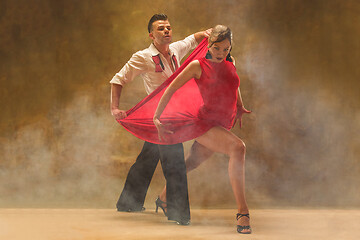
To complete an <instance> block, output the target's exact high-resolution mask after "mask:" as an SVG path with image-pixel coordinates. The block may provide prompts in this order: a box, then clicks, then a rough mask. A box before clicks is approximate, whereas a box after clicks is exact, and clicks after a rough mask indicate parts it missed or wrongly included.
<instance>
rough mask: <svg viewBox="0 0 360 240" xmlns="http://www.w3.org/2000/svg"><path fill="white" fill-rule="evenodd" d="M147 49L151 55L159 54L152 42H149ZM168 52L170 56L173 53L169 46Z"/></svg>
mask: <svg viewBox="0 0 360 240" xmlns="http://www.w3.org/2000/svg"><path fill="white" fill-rule="evenodd" d="M149 50H150V53H151V55H152V56H156V55H159V54H160V52H159V50H157V48H156V47H155V45H154V44H153V43H151V44H150V47H149ZM169 53H170V56H171V57H172V56H173V55H174V53H173V52H172V51H171V49H170V48H169Z"/></svg>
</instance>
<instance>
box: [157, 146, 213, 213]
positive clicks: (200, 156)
mask: <svg viewBox="0 0 360 240" xmlns="http://www.w3.org/2000/svg"><path fill="white" fill-rule="evenodd" d="M213 153H214V152H213V151H211V150H209V149H208V148H206V147H204V146H203V145H201V144H200V143H198V142H197V141H195V142H194V143H193V145H192V146H191V149H190V152H189V154H188V156H187V157H186V160H185V165H186V172H187V173H188V172H190V171H191V170H193V169H195V168H197V167H198V166H199V165H200V164H201V163H203V162H205V160H207V159H209V158H210V157H211V155H212V154H213ZM159 198H160V200H161V201H163V202H166V187H164V189H163V191H162V192H161V194H160V196H159ZM163 207H166V204H163Z"/></svg>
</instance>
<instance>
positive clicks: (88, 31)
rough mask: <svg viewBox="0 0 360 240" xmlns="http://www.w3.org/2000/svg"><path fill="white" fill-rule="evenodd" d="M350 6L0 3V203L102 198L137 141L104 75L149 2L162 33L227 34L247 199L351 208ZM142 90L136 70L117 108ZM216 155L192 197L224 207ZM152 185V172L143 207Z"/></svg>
mask: <svg viewBox="0 0 360 240" xmlns="http://www.w3.org/2000/svg"><path fill="white" fill-rule="evenodd" d="M359 11H360V4H359V2H358V1H355V0H353V1H352V0H348V1H340V0H330V1H325V0H323V1H322V0H315V1H301V0H290V1H280V0H275V1H262V0H255V1H248V0H239V1H236V0H226V1H216V0H210V1H189V0H185V1H162V0H157V1H152V2H151V3H150V2H148V1H144V0H133V1H110V0H107V1H95V0H87V1H67V0H66V1H41V0H39V1H21V0H18V1H10V0H3V1H0V62H1V64H0V103H1V109H2V112H1V115H0V130H1V132H0V144H1V145H0V154H1V155H0V156H1V157H0V207H8V206H15V207H29V206H35V207H53V206H57V207H114V205H115V202H116V200H117V197H118V194H119V193H120V191H121V189H122V186H123V181H124V179H125V177H126V174H127V171H128V169H129V167H130V166H131V164H132V163H133V162H134V161H135V158H136V156H137V154H138V153H139V151H140V149H141V147H142V141H140V140H138V139H136V138H135V137H133V136H132V135H130V134H129V133H127V132H126V131H125V130H123V129H122V127H121V126H120V125H119V124H117V123H116V122H115V121H114V119H113V118H112V116H111V115H110V110H109V98H110V96H109V91H110V86H109V83H108V82H109V81H110V79H111V78H112V76H113V75H114V74H115V73H116V72H117V71H119V70H120V68H121V67H122V66H123V64H125V63H126V61H127V60H128V59H129V58H130V56H131V54H132V53H134V52H135V51H137V50H140V49H144V48H146V47H148V45H149V44H150V41H149V39H148V36H147V30H146V27H147V22H148V19H149V18H150V17H151V16H152V15H153V14H154V13H156V12H165V13H167V15H168V16H169V18H170V22H171V24H172V27H173V31H174V37H173V39H174V40H179V39H181V38H183V37H185V36H187V35H189V34H191V33H194V32H196V31H199V30H204V29H207V28H209V27H211V26H214V25H216V24H224V25H228V26H229V27H230V28H231V29H232V30H233V33H234V45H233V50H232V55H233V56H234V57H235V59H236V67H237V71H238V74H239V76H240V79H241V91H242V98H243V101H244V104H245V106H246V107H247V108H248V109H250V110H252V111H253V112H252V113H251V114H250V115H246V116H245V117H244V119H243V128H242V129H241V130H240V129H238V127H236V128H235V129H234V132H235V133H236V134H237V135H238V136H240V137H241V138H242V139H243V140H244V142H245V143H246V145H247V157H246V161H247V162H246V167H247V169H246V180H247V183H246V184H247V185H246V187H247V197H248V203H249V205H250V206H254V207H269V206H272V207H276V206H308V207H328V206H332V207H334V206H335V207H359V203H360V194H359V191H358V190H357V189H358V188H359V187H360V186H359V182H360V181H359V180H360V174H359V173H360V164H359V157H360V151H359V149H360V139H359V132H360V112H359V108H360V99H359V93H360V82H359V79H360V72H359V69H358V67H357V64H358V62H360V55H359V53H360V49H359V48H360V46H359V43H358V39H359V37H360V26H359V23H360V21H359V20H360V19H359V15H358V12H359ZM145 95H146V94H145V90H144V87H143V84H142V82H141V79H140V78H138V79H136V80H135V81H134V82H133V83H131V84H130V85H128V86H126V88H125V90H124V91H123V95H122V97H121V106H122V108H123V109H128V108H130V107H131V106H133V105H135V104H136V103H137V102H138V101H139V100H140V99H142V97H144V96H145ZM190 144H191V143H186V144H185V147H186V149H189V146H190ZM227 163H228V161H227V158H226V157H225V156H223V155H221V154H215V155H214V156H213V157H212V158H211V159H210V160H208V161H207V162H206V163H204V164H203V165H201V166H200V167H199V168H198V169H196V170H194V171H192V172H191V173H189V175H188V178H189V191H190V201H191V205H192V207H196V206H198V207H235V201H234V197H233V195H232V191H231V187H230V184H229V180H228V174H227ZM163 185H164V178H163V176H162V174H161V169H160V168H158V169H157V171H156V173H155V176H154V179H153V181H152V183H151V186H150V189H149V195H148V197H147V204H148V205H150V204H153V200H154V199H155V197H156V195H158V194H159V191H160V189H161V188H162V186H163ZM150 206H152V205H150ZM152 207H153V206H152Z"/></svg>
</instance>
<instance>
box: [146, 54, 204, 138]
mask: <svg viewBox="0 0 360 240" xmlns="http://www.w3.org/2000/svg"><path fill="white" fill-rule="evenodd" d="M200 76H201V67H200V63H199V61H198V60H195V61H192V62H191V63H189V65H188V66H186V67H185V68H184V70H183V71H182V72H181V73H180V74H179V75H178V76H177V77H176V78H175V79H174V80H173V81H172V83H171V84H170V85H169V86H168V88H167V89H166V90H165V92H164V95H163V96H162V97H161V99H160V101H159V104H158V106H157V108H156V111H155V114H154V119H153V120H154V124H155V126H156V128H157V129H158V132H159V139H160V141H162V137H163V134H164V133H172V132H171V131H168V130H165V129H164V126H162V124H161V122H160V116H161V114H162V113H163V111H164V109H165V107H166V105H167V104H168V103H169V101H170V99H171V97H172V95H173V94H174V93H175V92H176V90H178V89H179V88H181V87H182V86H183V85H184V84H185V83H187V82H188V81H189V80H190V79H192V78H197V79H199V78H200Z"/></svg>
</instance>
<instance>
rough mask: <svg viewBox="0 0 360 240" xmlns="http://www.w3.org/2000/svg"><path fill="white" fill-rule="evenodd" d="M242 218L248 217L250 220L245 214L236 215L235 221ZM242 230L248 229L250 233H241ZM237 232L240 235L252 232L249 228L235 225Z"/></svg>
mask: <svg viewBox="0 0 360 240" xmlns="http://www.w3.org/2000/svg"><path fill="white" fill-rule="evenodd" d="M242 217H248V218H249V219H250V216H249V214H248V213H247V214H241V213H238V214H236V220H239V219H240V218H242ZM244 229H249V230H250V231H249V232H242V230H244ZM237 231H238V233H241V234H250V233H251V232H252V230H251V227H250V226H241V225H237Z"/></svg>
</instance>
